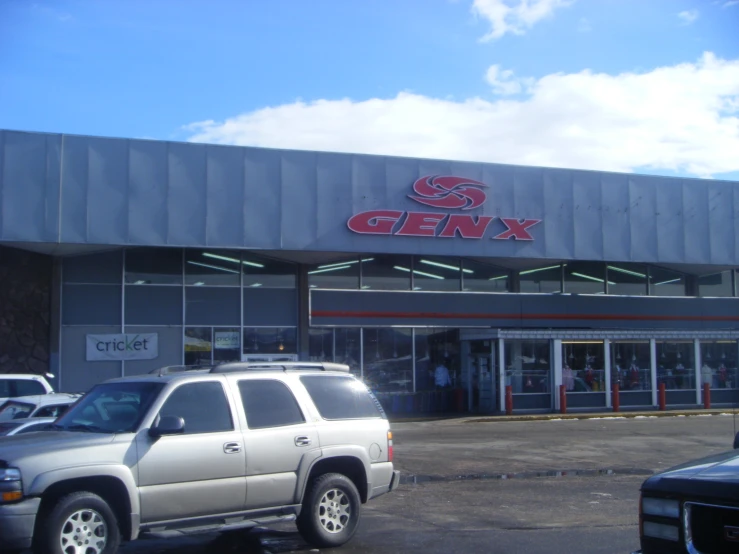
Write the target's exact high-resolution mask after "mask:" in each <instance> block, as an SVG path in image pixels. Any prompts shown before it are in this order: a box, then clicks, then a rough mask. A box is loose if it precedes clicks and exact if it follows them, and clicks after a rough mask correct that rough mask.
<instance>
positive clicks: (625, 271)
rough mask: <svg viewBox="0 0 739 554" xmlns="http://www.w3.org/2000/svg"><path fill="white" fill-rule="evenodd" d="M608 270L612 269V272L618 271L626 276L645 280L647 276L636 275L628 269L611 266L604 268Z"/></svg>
mask: <svg viewBox="0 0 739 554" xmlns="http://www.w3.org/2000/svg"><path fill="white" fill-rule="evenodd" d="M606 267H607V268H608V269H612V270H613V271H620V272H621V273H626V274H627V275H633V276H634V277H641V278H642V279H646V278H647V276H646V275H644V274H643V273H637V272H636V271H631V270H629V269H624V268H622V267H616V266H613V265H609V266H606Z"/></svg>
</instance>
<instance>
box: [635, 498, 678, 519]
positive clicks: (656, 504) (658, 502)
mask: <svg viewBox="0 0 739 554" xmlns="http://www.w3.org/2000/svg"><path fill="white" fill-rule="evenodd" d="M641 509H642V513H643V514H644V515H650V516H660V517H673V518H679V517H680V502H679V501H677V500H668V499H666V498H649V497H646V498H643V499H642V504H641Z"/></svg>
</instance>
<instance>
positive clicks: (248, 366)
mask: <svg viewBox="0 0 739 554" xmlns="http://www.w3.org/2000/svg"><path fill="white" fill-rule="evenodd" d="M348 370H349V368H348V367H347V366H344V365H339V364H328V363H322V364H318V363H302V362H293V363H260V364H253V363H236V362H234V363H226V364H221V365H216V366H214V367H212V368H185V367H169V368H162V369H160V370H157V371H155V372H153V373H152V374H149V375H143V376H137V377H126V378H121V379H113V380H110V381H106V382H105V383H102V384H99V385H97V386H95V387H94V388H92V389H91V390H90V391H89V392H88V393H86V394H85V395H84V396H83V397H82V398H81V399H80V400H79V401H78V402H77V403H76V404H75V405H74V406H73V407H72V408H71V409H70V410H69V411H68V412H66V413H65V414H64V415H63V416H61V417H60V418H59V419H58V420H57V421H56V422H55V424H54V430H52V431H47V432H40V433H31V434H28V435H18V436H12V437H7V438H3V439H1V440H0V544H2V546H3V550H4V551H5V550H9V549H22V548H28V547H31V546H33V548H34V549H35V550H37V551H39V552H42V553H48V554H52V553H53V554H62V553H70V552H75V553H82V552H84V553H86V554H91V553H99V554H112V553H114V552H116V551H117V549H118V546H119V544H120V543H121V541H126V540H135V539H137V538H143V537H146V536H150V537H172V536H182V535H187V534H192V533H202V532H213V531H227V530H233V529H243V528H249V527H253V526H256V525H265V524H269V523H274V522H279V521H296V523H297V527H298V530H299V531H300V533H301V534H302V536H303V537H304V538H305V539H306V541H307V542H309V543H310V544H312V545H314V546H317V547H332V546H338V545H341V544H344V543H345V542H347V541H348V540H349V539H350V538H351V537H352V536H353V535H354V532H355V531H356V528H357V524H358V522H359V517H360V505H361V504H363V503H365V502H367V501H368V500H369V499H371V498H375V497H377V496H379V495H381V494H384V493H387V492H390V491H392V490H393V489H394V488H395V487H396V486H397V484H398V479H399V472H398V471H396V470H395V469H394V468H393V463H392V459H393V447H392V444H393V443H392V434H391V432H390V425H389V423H388V420H387V418H386V416H385V413H384V411H383V410H382V407H381V406H380V404H379V402H378V401H377V399H376V398H375V397H374V396H373V395H372V393H371V392H370V391H369V389H368V388H367V387H366V386H365V385H364V384H363V383H362V382H361V381H359V380H358V379H356V378H355V377H354V376H353V375H351V374H350V373H349V372H348Z"/></svg>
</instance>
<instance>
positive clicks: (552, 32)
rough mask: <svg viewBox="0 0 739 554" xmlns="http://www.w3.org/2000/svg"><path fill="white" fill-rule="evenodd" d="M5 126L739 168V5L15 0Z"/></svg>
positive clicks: (2, 102) (545, 161)
mask: <svg viewBox="0 0 739 554" xmlns="http://www.w3.org/2000/svg"><path fill="white" fill-rule="evenodd" d="M0 128H2V129H13V130H28V131H46V132H55V133H70V134H84V135H99V136H113V137H127V138H146V139H157V140H177V141H194V142H206V143H215V144H237V145H244V146H263V147H274V148H294V149H303V150H320V151H337V152H357V153H370V154H380V155H400V156H411V157H424V158H441V159H454V160H465V161H479V162H495V163H512V164H519V165H534V166H546V167H565V168H577V169H593V170H603V171H621V172H638V173H649V174H657V175H670V176H686V177H700V178H713V179H730V180H739V0H648V1H647V0H363V1H353V0H352V1H348V0H310V1H307V0H269V1H268V0H210V1H206V0H201V1H199V0H125V1H124V0H53V1H52V0H47V1H42V0H39V1H34V0H0Z"/></svg>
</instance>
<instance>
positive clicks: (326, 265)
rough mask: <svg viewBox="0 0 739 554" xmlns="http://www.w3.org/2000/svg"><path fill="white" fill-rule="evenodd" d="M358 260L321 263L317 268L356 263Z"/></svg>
mask: <svg viewBox="0 0 739 554" xmlns="http://www.w3.org/2000/svg"><path fill="white" fill-rule="evenodd" d="M358 263H359V260H350V261H348V262H336V263H334V264H323V265H319V266H318V269H328V268H330V267H338V266H350V265H352V264H358Z"/></svg>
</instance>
